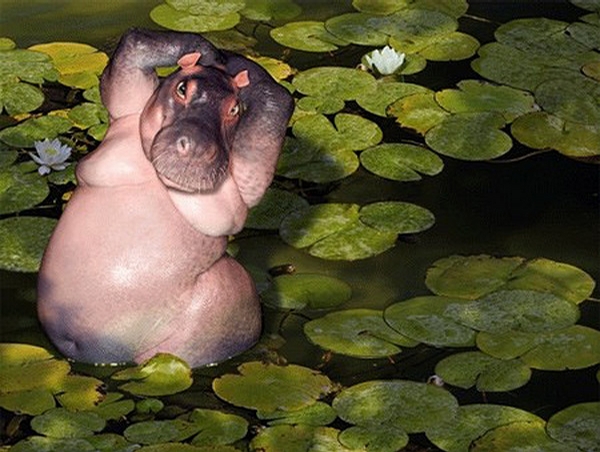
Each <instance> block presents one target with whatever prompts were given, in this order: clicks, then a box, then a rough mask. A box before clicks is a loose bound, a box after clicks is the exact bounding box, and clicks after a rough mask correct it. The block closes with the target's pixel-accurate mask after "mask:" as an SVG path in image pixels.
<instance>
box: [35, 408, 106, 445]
mask: <svg viewBox="0 0 600 452" xmlns="http://www.w3.org/2000/svg"><path fill="white" fill-rule="evenodd" d="M105 425H106V421H105V420H104V419H102V418H101V417H100V416H98V415H97V414H95V413H89V412H79V413H74V412H71V411H69V410H67V409H65V408H54V409H51V410H48V411H46V412H45V413H44V414H41V415H39V416H36V417H34V418H33V419H32V420H31V428H32V429H33V430H35V431H36V432H37V433H40V434H42V435H45V436H49V437H52V438H84V437H86V436H92V435H93V434H94V433H95V432H99V431H101V430H103V429H104V426H105Z"/></svg>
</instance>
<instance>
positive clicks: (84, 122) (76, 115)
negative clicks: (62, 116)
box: [68, 102, 108, 129]
mask: <svg viewBox="0 0 600 452" xmlns="http://www.w3.org/2000/svg"><path fill="white" fill-rule="evenodd" d="M68 118H69V119H70V120H71V121H73V125H74V126H75V127H78V128H80V129H89V128H90V127H92V126H96V125H98V124H102V123H105V124H107V123H108V112H107V111H106V108H104V106H103V105H101V104H97V103H91V102H84V103H82V104H79V105H77V106H76V107H73V108H72V109H71V110H70V111H69V113H68Z"/></svg>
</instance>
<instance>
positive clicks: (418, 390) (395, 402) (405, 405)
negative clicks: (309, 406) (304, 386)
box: [333, 380, 458, 433]
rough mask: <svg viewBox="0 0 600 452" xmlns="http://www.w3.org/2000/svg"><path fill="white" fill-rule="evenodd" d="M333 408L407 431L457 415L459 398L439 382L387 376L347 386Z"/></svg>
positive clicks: (356, 419)
mask: <svg viewBox="0 0 600 452" xmlns="http://www.w3.org/2000/svg"><path fill="white" fill-rule="evenodd" d="M333 408H334V409H335V410H336V411H337V412H338V416H339V417H340V418H342V419H343V420H344V421H346V422H349V423H351V424H356V425H360V426H364V427H370V426H378V425H382V424H391V425H395V426H396V427H397V428H402V429H404V430H405V431H406V432H407V433H418V432H423V431H426V430H428V429H429V428H431V427H432V426H433V425H436V424H438V423H441V422H443V421H445V420H446V419H448V418H452V417H454V415H455V413H456V410H457V408H458V402H457V401H456V399H455V398H454V396H453V395H452V394H450V393H449V392H448V391H446V390H445V389H443V388H439V387H437V386H432V385H428V384H426V383H417V382H414V381H404V380H387V381H367V382H364V383H359V384H357V385H354V386H351V387H349V388H346V389H344V390H343V391H342V392H340V393H339V394H338V395H337V397H336V398H335V399H334V400H333Z"/></svg>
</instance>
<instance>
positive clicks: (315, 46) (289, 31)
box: [270, 21, 347, 52]
mask: <svg viewBox="0 0 600 452" xmlns="http://www.w3.org/2000/svg"><path fill="white" fill-rule="evenodd" d="M270 34H271V37H272V38H273V39H274V40H275V41H276V42H277V43H279V44H281V45H282V46H285V47H290V48H292V49H297V50H303V51H305V52H332V51H334V50H337V48H338V46H344V45H347V42H346V41H345V40H343V39H340V38H338V37H337V36H334V35H333V34H331V33H329V32H328V31H327V29H326V28H325V24H324V23H323V22H319V21H302V22H289V23H287V24H285V25H283V26H281V27H277V28H273V29H272V30H271V31H270Z"/></svg>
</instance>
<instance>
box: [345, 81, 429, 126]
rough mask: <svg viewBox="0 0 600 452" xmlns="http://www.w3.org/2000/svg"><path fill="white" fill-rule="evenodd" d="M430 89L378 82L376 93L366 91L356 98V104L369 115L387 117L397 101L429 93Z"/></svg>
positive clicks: (409, 84) (408, 84)
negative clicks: (389, 107) (388, 110)
mask: <svg viewBox="0 0 600 452" xmlns="http://www.w3.org/2000/svg"><path fill="white" fill-rule="evenodd" d="M428 92H431V90H430V89H428V88H425V87H424V86H421V85H415V84H413V83H403V82H389V81H385V82H383V81H381V80H380V81H378V82H377V85H376V89H375V91H373V92H371V91H366V92H363V93H362V94H359V96H358V97H357V98H356V102H357V103H358V105H360V106H361V107H362V108H364V109H365V110H367V111H368V112H369V113H373V114H375V115H378V116H382V117H386V116H387V115H388V113H387V109H388V106H390V105H391V104H393V103H394V102H396V101H397V100H399V99H401V98H403V97H407V96H410V95H412V94H418V93H428Z"/></svg>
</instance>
